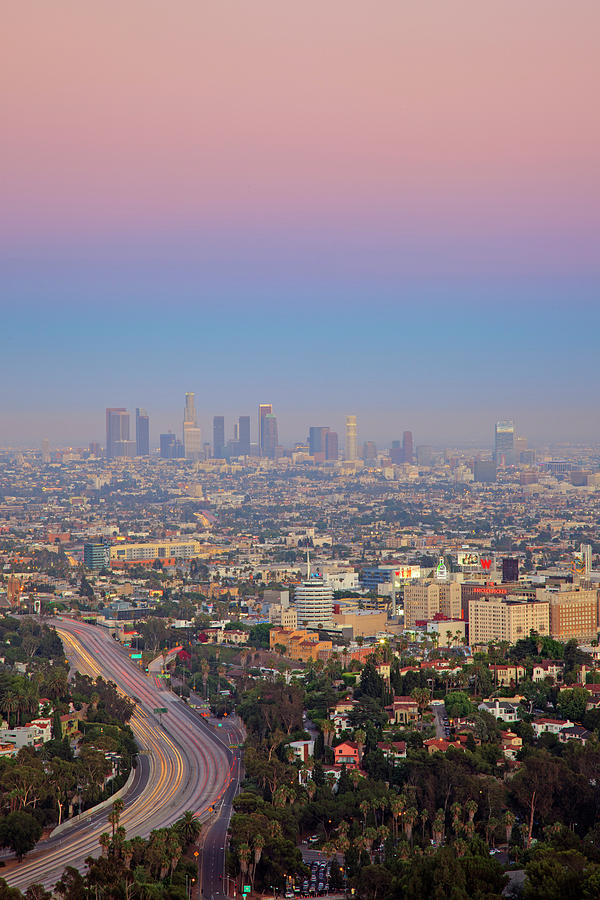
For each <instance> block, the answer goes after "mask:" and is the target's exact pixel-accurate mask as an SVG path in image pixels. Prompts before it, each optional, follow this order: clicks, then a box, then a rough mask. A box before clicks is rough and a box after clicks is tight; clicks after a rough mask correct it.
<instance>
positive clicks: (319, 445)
mask: <svg viewBox="0 0 600 900" xmlns="http://www.w3.org/2000/svg"><path fill="white" fill-rule="evenodd" d="M328 432H329V428H328V427H327V425H311V426H310V428H309V429H308V452H309V453H310V455H311V456H315V457H317V458H318V459H320V460H321V461H324V460H325V444H326V441H327V434H328Z"/></svg>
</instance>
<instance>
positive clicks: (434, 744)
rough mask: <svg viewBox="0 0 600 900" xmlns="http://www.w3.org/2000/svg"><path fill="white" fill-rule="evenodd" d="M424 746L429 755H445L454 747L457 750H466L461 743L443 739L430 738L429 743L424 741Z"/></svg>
mask: <svg viewBox="0 0 600 900" xmlns="http://www.w3.org/2000/svg"><path fill="white" fill-rule="evenodd" d="M423 746H424V747H425V748H426V749H427V752H428V753H429V754H431V753H445V752H446V750H449V749H450V747H454V748H455V750H463V749H464V745H463V743H462V742H461V741H445V740H444V739H443V738H430V739H429V740H428V741H423Z"/></svg>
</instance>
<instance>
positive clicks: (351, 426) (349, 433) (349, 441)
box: [346, 416, 358, 460]
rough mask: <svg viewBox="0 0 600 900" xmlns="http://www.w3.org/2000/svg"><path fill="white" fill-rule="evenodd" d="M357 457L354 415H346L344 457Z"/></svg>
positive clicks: (351, 458)
mask: <svg viewBox="0 0 600 900" xmlns="http://www.w3.org/2000/svg"><path fill="white" fill-rule="evenodd" d="M357 458H358V447H357V443H356V416H346V459H349V460H354V459H357Z"/></svg>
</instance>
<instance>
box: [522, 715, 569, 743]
mask: <svg viewBox="0 0 600 900" xmlns="http://www.w3.org/2000/svg"><path fill="white" fill-rule="evenodd" d="M572 724H573V722H571V721H570V720H569V719H550V718H548V717H547V716H541V717H540V718H539V719H534V720H533V722H532V723H531V727H532V728H533V732H534V734H535V736H536V738H538V737H539V736H540V735H541V734H545V733H546V732H548V733H550V734H560V732H561V731H562V730H563V728H570V727H571V725H572Z"/></svg>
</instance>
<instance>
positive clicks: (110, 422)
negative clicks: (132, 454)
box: [106, 406, 129, 459]
mask: <svg viewBox="0 0 600 900" xmlns="http://www.w3.org/2000/svg"><path fill="white" fill-rule="evenodd" d="M123 441H129V413H128V412H127V410H126V409H125V408H124V407H122V406H113V407H107V409H106V458H107V459H114V458H115V456H120V455H121V453H120V452H119V448H118V447H117V444H120V443H121V442H123Z"/></svg>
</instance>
